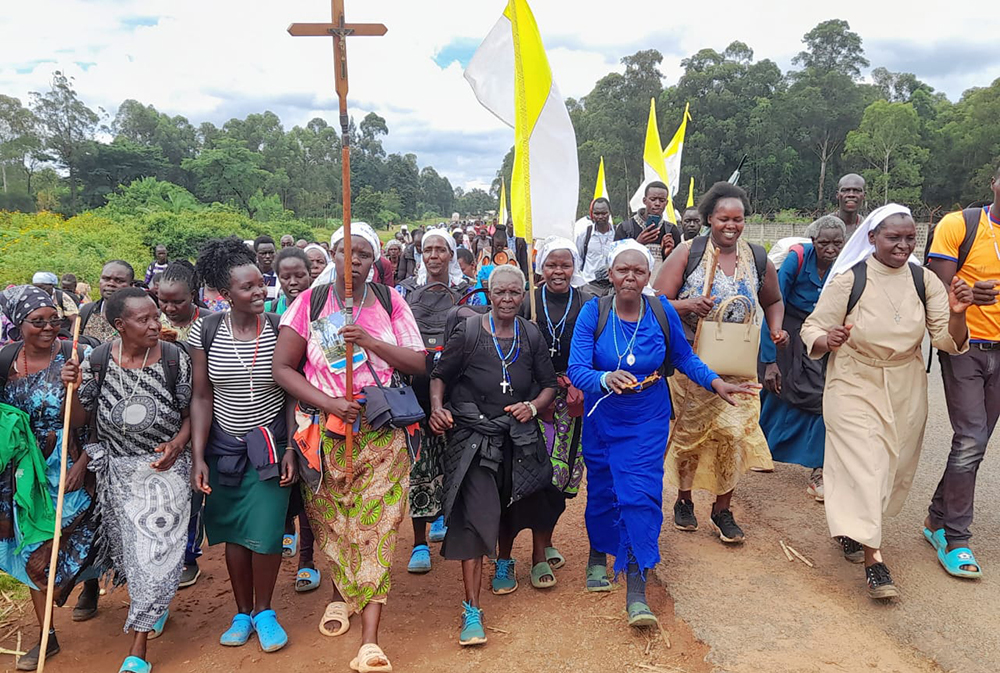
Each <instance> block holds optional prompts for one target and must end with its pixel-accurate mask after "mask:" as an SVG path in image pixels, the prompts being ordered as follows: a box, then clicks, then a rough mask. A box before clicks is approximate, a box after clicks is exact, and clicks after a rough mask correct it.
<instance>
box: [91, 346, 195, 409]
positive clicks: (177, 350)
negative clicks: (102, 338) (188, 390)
mask: <svg viewBox="0 0 1000 673" xmlns="http://www.w3.org/2000/svg"><path fill="white" fill-rule="evenodd" d="M113 345H114V342H113V341H106V342H105V343H102V344H101V345H100V346H97V347H96V348H94V350H93V351H91V353H90V371H91V372H93V374H94V379H95V380H96V381H97V395H96V396H100V394H101V386H103V385H104V379H105V377H106V376H107V375H108V363H109V362H110V361H111V347H112V346H113ZM181 350H182V349H181V347H180V345H178V344H175V343H173V342H171V341H161V342H160V364H162V365H163V376H164V381H165V383H166V384H167V390H169V391H170V393H171V394H172V395H175V396H176V394H177V375H178V372H179V371H180V357H181Z"/></svg>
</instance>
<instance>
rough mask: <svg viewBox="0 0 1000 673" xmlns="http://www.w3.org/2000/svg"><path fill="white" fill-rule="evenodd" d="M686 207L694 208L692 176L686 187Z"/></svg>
mask: <svg viewBox="0 0 1000 673" xmlns="http://www.w3.org/2000/svg"><path fill="white" fill-rule="evenodd" d="M687 207H688V208H694V176H693V175H692V176H691V186H690V187H688V202H687Z"/></svg>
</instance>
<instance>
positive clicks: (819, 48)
mask: <svg viewBox="0 0 1000 673" xmlns="http://www.w3.org/2000/svg"><path fill="white" fill-rule="evenodd" d="M802 42H804V43H805V45H806V48H805V50H803V51H800V52H799V53H798V55H797V56H796V57H795V58H793V59H792V63H794V64H795V65H801V66H802V68H803V70H809V69H814V70H818V71H819V72H839V73H841V74H843V75H847V76H848V77H850V78H852V79H858V78H860V77H861V69H862V68H867V67H868V65H869V63H868V59H866V58H865V52H864V49H863V48H862V46H861V36H860V35H858V34H857V33H855V32H852V31H851V25H850V24H849V23H847V21H844V20H843V19H830V20H829V21H823V22H822V23H820V24H819V25H817V26H816V27H815V28H813V29H812V30H810V31H809V32H808V33H806V34H805V35H804V36H803V38H802Z"/></svg>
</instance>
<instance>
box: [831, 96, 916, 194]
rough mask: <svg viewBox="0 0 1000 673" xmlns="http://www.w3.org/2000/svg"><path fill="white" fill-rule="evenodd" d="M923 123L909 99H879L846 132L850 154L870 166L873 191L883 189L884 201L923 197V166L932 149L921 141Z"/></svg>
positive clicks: (868, 172) (868, 171)
mask: <svg viewBox="0 0 1000 673" xmlns="http://www.w3.org/2000/svg"><path fill="white" fill-rule="evenodd" d="M919 142H920V126H919V120H918V118H917V113H916V110H914V109H913V106H912V105H910V104H909V103H890V102H889V101H886V100H878V101H875V102H874V103H872V104H871V105H869V106H868V107H867V108H865V113H864V116H863V117H862V118H861V125H860V126H859V127H858V129H857V130H855V131H851V132H850V133H849V134H848V135H847V145H846V151H847V154H848V155H849V156H855V157H858V158H860V159H862V160H864V161H865V162H866V163H867V164H868V166H869V167H870V168H869V169H868V170H867V171H866V173H867V174H868V175H866V178H867V179H868V181H869V182H870V183H872V185H871V186H872V187H874V189H871V187H869V189H870V191H874V192H875V193H878V192H881V193H882V202H883V203H888V202H889V200H890V196H891V197H892V199H894V200H898V201H903V202H908V203H913V202H914V201H916V200H918V199H919V198H920V185H921V182H922V181H923V178H922V176H921V168H922V166H923V164H924V162H925V161H926V160H927V157H928V154H929V151H928V150H927V149H925V148H922V147H920V146H919V145H918V143H919Z"/></svg>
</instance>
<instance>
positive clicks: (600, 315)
mask: <svg viewBox="0 0 1000 673" xmlns="http://www.w3.org/2000/svg"><path fill="white" fill-rule="evenodd" d="M643 298H644V299H645V300H646V306H648V307H649V309H650V311H652V313H653V317H654V318H656V322H657V323H658V324H659V325H660V330H661V331H662V332H663V345H664V347H665V348H666V351H665V352H664V355H663V364H661V365H660V369H659V372H660V375H661V376H663V377H664V378H666V377H668V376H672V375H673V373H674V365H673V363H672V362H671V361H670V323H669V322H668V321H667V312H666V311H664V310H663V304H661V303H660V300H659V297H653V298H648V297H645V295H644V296H643ZM613 301H614V295H606V296H604V297H601V298H600V299H599V300H598V302H599V303H598V305H597V311H598V312H597V327H595V328H594V341H597V338H598V337H599V336H601V333H602V332H603V331H604V328H605V326H606V325H607V324H608V318H609V317H610V315H611V305H612V302H613Z"/></svg>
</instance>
